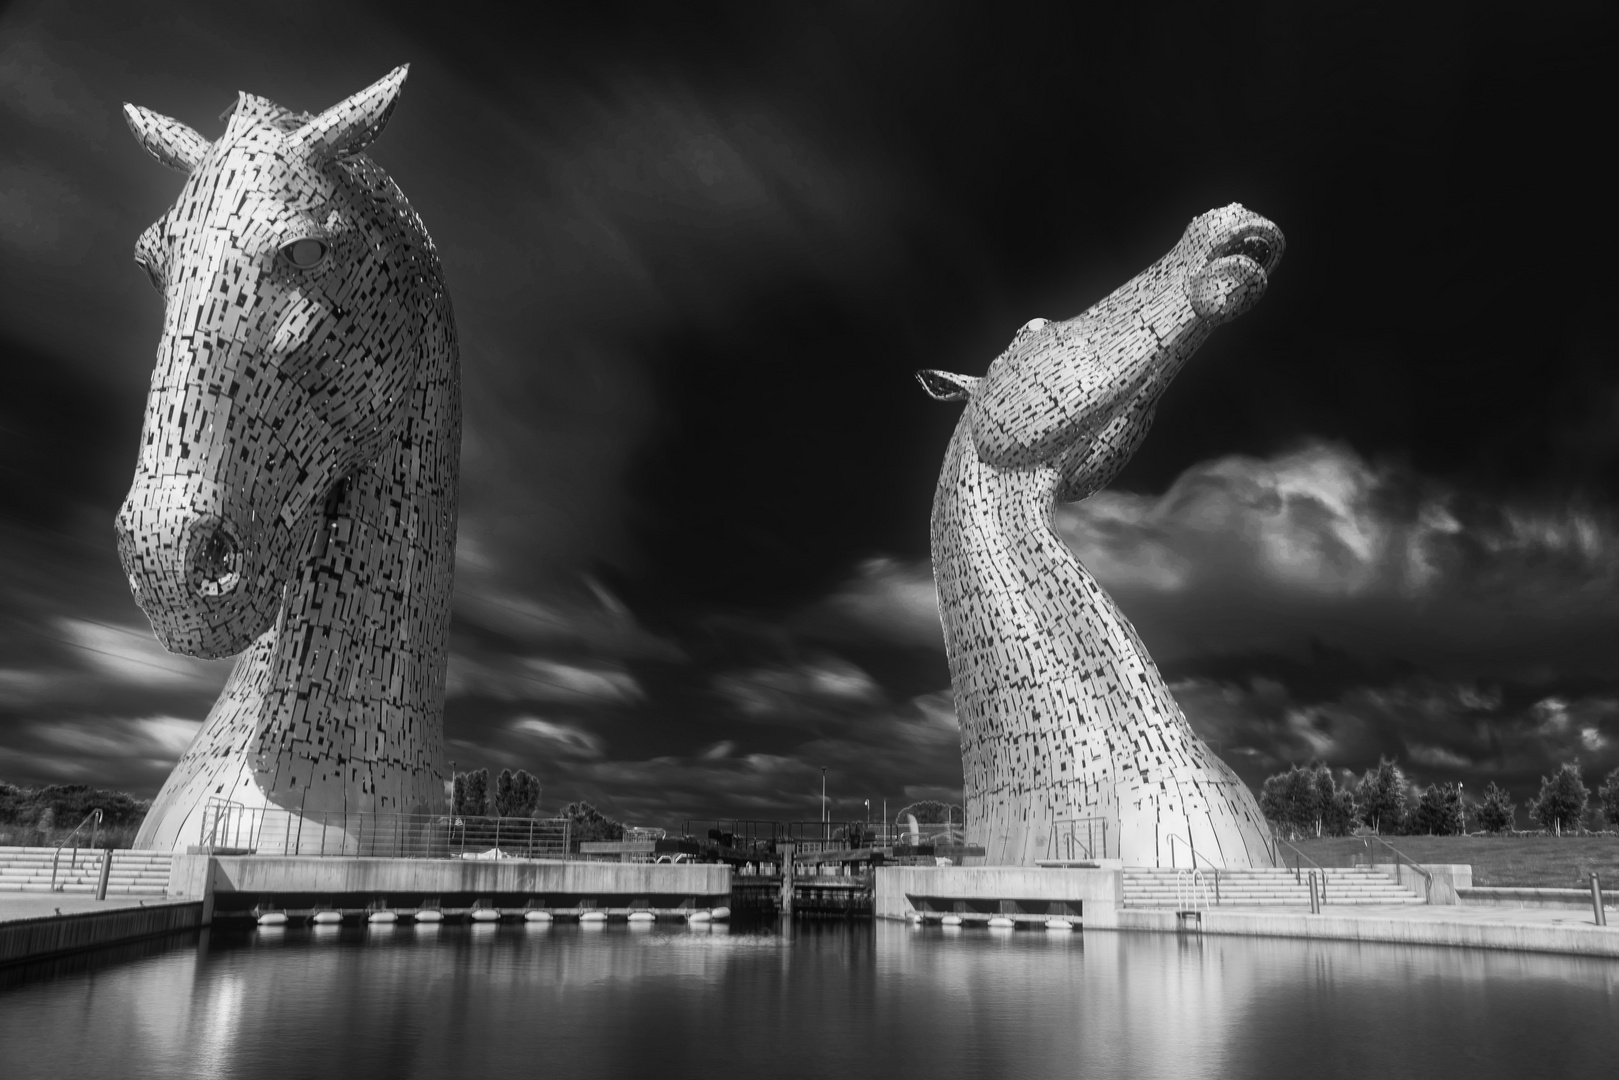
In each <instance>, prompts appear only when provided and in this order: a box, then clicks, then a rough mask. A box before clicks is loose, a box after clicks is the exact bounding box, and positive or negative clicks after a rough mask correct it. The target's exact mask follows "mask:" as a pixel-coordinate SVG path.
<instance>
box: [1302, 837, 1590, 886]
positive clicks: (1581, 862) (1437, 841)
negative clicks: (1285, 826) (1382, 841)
mask: <svg viewBox="0 0 1619 1080" xmlns="http://www.w3.org/2000/svg"><path fill="white" fill-rule="evenodd" d="M1388 841H1389V843H1391V844H1393V845H1394V846H1395V847H1396V848H1398V849H1400V851H1402V852H1404V853H1405V854H1406V855H1407V856H1409V857H1410V858H1411V860H1412V861H1414V862H1419V863H1470V864H1471V865H1472V867H1473V884H1474V885H1490V886H1518V887H1528V888H1542V889H1566V888H1574V887H1580V886H1585V885H1587V884H1588V883H1589V881H1590V877H1591V872H1592V871H1593V870H1594V871H1596V873H1598V874H1599V875H1601V877H1602V881H1603V884H1604V887H1606V888H1614V889H1619V835H1615V834H1613V833H1593V834H1586V835H1583V836H1547V835H1544V834H1540V833H1507V834H1503V835H1499V836H1495V835H1490V834H1487V833H1480V834H1478V835H1474V836H1391V837H1388ZM1296 845H1297V847H1298V848H1299V850H1301V851H1303V852H1304V853H1305V854H1306V855H1308V856H1309V857H1310V858H1312V859H1314V860H1316V862H1318V863H1320V864H1321V865H1323V866H1343V865H1346V864H1348V863H1349V862H1351V861H1352V860H1353V858H1354V857H1355V856H1357V855H1364V854H1365V852H1366V845H1365V844H1364V843H1363V842H1362V841H1361V840H1359V839H1358V838H1356V837H1352V836H1345V837H1324V838H1322V839H1319V840H1299V841H1296ZM1282 850H1283V851H1286V850H1287V849H1286V848H1285V847H1284V848H1283V849H1282ZM1289 861H1291V860H1289ZM1379 861H1382V856H1381V855H1380V856H1379Z"/></svg>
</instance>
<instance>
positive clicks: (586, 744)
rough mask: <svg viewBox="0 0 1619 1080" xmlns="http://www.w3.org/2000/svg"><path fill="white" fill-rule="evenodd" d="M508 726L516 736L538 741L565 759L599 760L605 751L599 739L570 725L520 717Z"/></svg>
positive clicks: (533, 717) (537, 718) (535, 717)
mask: <svg viewBox="0 0 1619 1080" xmlns="http://www.w3.org/2000/svg"><path fill="white" fill-rule="evenodd" d="M509 726H510V728H511V730H512V731H514V732H516V733H517V734H519V735H523V736H526V737H528V738H533V739H538V740H540V741H541V742H543V743H545V744H547V746H548V747H549V749H551V750H552V751H553V752H555V753H558V754H562V755H563V756H565V757H583V758H599V757H601V756H602V753H603V750H604V749H605V743H604V742H603V740H602V739H601V738H599V737H598V736H596V735H592V734H591V733H590V732H588V731H583V730H581V729H580V728H577V727H574V726H573V725H572V724H562V723H557V722H555V721H552V720H541V719H540V718H539V717H537V716H520V717H518V718H517V719H515V720H513V721H512V722H511V724H510V725H509Z"/></svg>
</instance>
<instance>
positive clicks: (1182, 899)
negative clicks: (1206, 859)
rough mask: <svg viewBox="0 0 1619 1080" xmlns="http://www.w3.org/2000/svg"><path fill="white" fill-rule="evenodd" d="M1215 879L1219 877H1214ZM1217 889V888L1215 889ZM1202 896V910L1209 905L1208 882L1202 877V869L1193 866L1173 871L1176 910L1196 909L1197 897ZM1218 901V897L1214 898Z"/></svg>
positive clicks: (1206, 908)
mask: <svg viewBox="0 0 1619 1080" xmlns="http://www.w3.org/2000/svg"><path fill="white" fill-rule="evenodd" d="M1215 880H1216V881H1218V880H1219V879H1218V878H1216V879H1215ZM1217 891H1218V890H1217ZM1200 895H1201V896H1202V898H1203V910H1205V911H1207V910H1208V907H1209V884H1208V882H1207V881H1205V880H1204V879H1203V871H1201V870H1199V869H1198V868H1197V867H1195V866H1194V867H1193V868H1192V869H1191V870H1190V871H1187V870H1177V871H1175V909H1176V910H1177V911H1196V910H1197V901H1198V897H1199V896H1200ZM1215 903H1219V898H1218V897H1216V898H1215Z"/></svg>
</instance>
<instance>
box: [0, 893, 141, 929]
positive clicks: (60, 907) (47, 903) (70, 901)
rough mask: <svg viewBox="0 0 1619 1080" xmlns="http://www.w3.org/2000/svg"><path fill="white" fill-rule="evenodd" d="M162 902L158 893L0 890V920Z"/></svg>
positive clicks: (115, 908)
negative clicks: (95, 894)
mask: <svg viewBox="0 0 1619 1080" xmlns="http://www.w3.org/2000/svg"><path fill="white" fill-rule="evenodd" d="M163 903H168V901H166V900H164V899H163V897H161V896H147V897H140V896H111V897H108V898H107V899H105V900H97V899H96V898H95V897H93V896H75V895H72V894H67V893H4V892H0V923H3V922H10V921H12V920H14V919H39V918H44V917H45V916H48V915H78V914H80V913H82V912H86V911H118V910H121V909H123V908H142V907H150V906H152V905H154V904H163Z"/></svg>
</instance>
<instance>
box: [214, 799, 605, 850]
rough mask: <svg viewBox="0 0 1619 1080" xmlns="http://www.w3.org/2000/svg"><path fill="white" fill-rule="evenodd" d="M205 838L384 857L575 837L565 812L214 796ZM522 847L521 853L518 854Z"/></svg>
mask: <svg viewBox="0 0 1619 1080" xmlns="http://www.w3.org/2000/svg"><path fill="white" fill-rule="evenodd" d="M202 839H203V842H204V843H205V844H206V845H207V847H209V848H210V849H214V850H218V851H231V852H235V853H245V854H256V855H305V856H307V855H313V856H321V857H333V858H343V857H350V858H352V857H383V858H389V857H391V858H428V859H443V858H450V859H455V858H484V857H487V858H552V857H559V856H560V857H564V858H566V857H567V856H568V855H569V854H570V851H571V847H572V840H573V828H572V822H571V821H570V820H568V819H565V818H513V817H481V816H470V815H465V814H462V815H450V814H402V813H389V812H384V811H358V810H356V811H348V812H343V811H332V812H330V813H327V812H323V811H314V810H308V811H303V810H290V809H287V808H284V807H273V806H263V807H249V806H243V805H241V804H240V803H233V802H230V801H228V800H222V799H221V800H211V801H210V802H209V803H208V804H207V805H206V806H205V807H204V818H203V825H202ZM517 853H520V854H517Z"/></svg>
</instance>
